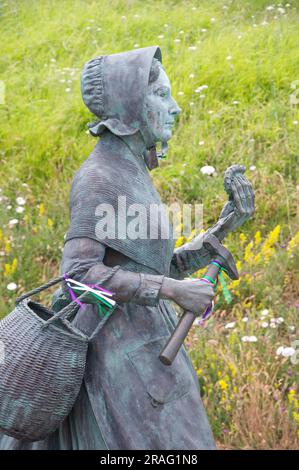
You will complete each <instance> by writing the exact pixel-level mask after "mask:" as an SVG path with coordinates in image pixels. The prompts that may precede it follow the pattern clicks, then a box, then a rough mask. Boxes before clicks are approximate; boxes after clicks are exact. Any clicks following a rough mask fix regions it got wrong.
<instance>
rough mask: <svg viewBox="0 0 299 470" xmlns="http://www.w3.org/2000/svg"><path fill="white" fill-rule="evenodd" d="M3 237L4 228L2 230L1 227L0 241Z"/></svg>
mask: <svg viewBox="0 0 299 470" xmlns="http://www.w3.org/2000/svg"><path fill="white" fill-rule="evenodd" d="M2 238H3V232H2V230H1V228H0V242H1V241H2Z"/></svg>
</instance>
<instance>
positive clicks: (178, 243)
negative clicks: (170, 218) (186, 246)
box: [175, 236, 185, 248]
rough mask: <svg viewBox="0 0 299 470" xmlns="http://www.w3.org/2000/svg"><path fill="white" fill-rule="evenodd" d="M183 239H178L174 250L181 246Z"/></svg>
mask: <svg viewBox="0 0 299 470" xmlns="http://www.w3.org/2000/svg"><path fill="white" fill-rule="evenodd" d="M184 239H185V237H183V236H182V237H179V238H178V239H177V241H176V244H175V248H178V247H179V246H181V245H183V243H184Z"/></svg>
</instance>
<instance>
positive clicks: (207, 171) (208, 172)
mask: <svg viewBox="0 0 299 470" xmlns="http://www.w3.org/2000/svg"><path fill="white" fill-rule="evenodd" d="M200 171H201V172H202V174H203V175H208V176H211V175H212V174H213V173H214V172H215V171H216V170H215V168H214V167H213V166H210V165H205V166H203V167H202V168H201V169H200Z"/></svg>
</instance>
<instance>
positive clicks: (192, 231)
mask: <svg viewBox="0 0 299 470" xmlns="http://www.w3.org/2000/svg"><path fill="white" fill-rule="evenodd" d="M194 235H195V229H193V230H191V234H190V235H189V237H188V238H187V240H186V242H187V243H188V242H190V241H191V240H192V238H194Z"/></svg>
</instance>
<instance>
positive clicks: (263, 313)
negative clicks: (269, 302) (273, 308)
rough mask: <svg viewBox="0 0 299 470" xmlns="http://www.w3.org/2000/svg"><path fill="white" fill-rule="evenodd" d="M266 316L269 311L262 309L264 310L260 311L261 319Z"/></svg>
mask: <svg viewBox="0 0 299 470" xmlns="http://www.w3.org/2000/svg"><path fill="white" fill-rule="evenodd" d="M268 315H269V310H267V309H266V308H264V310H262V317H267V316H268Z"/></svg>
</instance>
